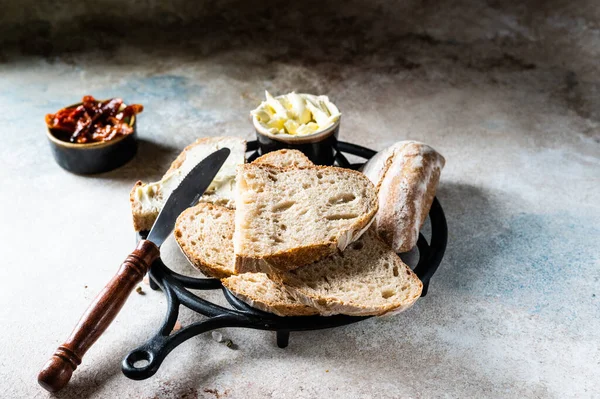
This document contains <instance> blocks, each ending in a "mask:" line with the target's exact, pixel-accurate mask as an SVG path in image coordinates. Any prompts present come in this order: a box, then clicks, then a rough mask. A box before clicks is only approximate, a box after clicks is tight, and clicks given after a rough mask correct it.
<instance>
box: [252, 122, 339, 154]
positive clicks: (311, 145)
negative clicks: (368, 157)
mask: <svg viewBox="0 0 600 399" xmlns="http://www.w3.org/2000/svg"><path fill="white" fill-rule="evenodd" d="M340 121H341V118H340V119H338V121H337V122H336V123H335V124H334V125H332V126H330V127H328V128H327V129H325V130H322V131H319V132H316V133H313V134H309V135H307V136H292V135H289V134H271V133H269V132H268V131H266V130H265V129H264V128H263V127H262V126H261V125H260V123H259V122H258V121H257V120H256V118H254V117H253V118H252V123H253V124H254V130H256V139H257V140H258V146H259V148H260V153H261V154H266V153H267V152H270V151H277V150H282V149H284V148H289V149H294V150H299V151H302V152H303V153H304V155H306V156H307V157H308V159H310V160H311V161H312V162H313V163H315V164H316V165H333V161H334V159H335V153H336V151H337V139H338V133H339V130H340Z"/></svg>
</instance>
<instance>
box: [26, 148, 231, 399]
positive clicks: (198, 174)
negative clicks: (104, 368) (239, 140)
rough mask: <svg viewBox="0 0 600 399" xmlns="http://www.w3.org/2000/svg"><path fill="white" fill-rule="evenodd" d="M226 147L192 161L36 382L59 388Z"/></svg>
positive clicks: (221, 158)
mask: <svg viewBox="0 0 600 399" xmlns="http://www.w3.org/2000/svg"><path fill="white" fill-rule="evenodd" d="M229 153H230V150H229V148H222V149H220V150H218V151H216V152H214V153H212V154H210V155H209V156H208V157H206V158H205V159H204V160H203V161H202V162H200V163H199V164H198V165H196V166H195V167H194V168H193V169H192V170H191V171H190V173H188V174H187V176H186V177H185V178H184V179H183V180H182V181H181V183H180V184H179V186H177V188H176V189H175V190H173V193H171V195H170V196H169V198H168V199H167V202H166V203H165V205H164V206H163V208H162V210H161V211H160V213H159V215H158V217H157V218H156V221H155V222H154V225H153V226H152V229H151V230H150V233H149V234H148V238H147V239H145V240H141V241H140V242H139V243H138V245H137V247H136V249H135V250H134V251H133V252H132V253H131V254H130V255H129V256H127V258H125V261H124V262H123V263H122V264H121V267H120V268H119V270H118V271H117V274H115V276H114V277H113V278H112V279H111V280H110V282H109V283H108V284H107V285H106V286H105V287H104V289H103V290H102V291H100V293H99V294H98V295H97V296H96V298H95V299H94V301H93V302H92V303H91V305H90V306H89V307H88V309H87V310H86V311H85V313H84V314H83V316H82V317H81V319H80V320H79V323H77V325H76V326H75V328H74V329H73V332H71V336H70V337H69V338H68V339H67V341H66V342H65V343H64V344H62V345H61V346H59V347H58V349H57V350H56V351H55V352H54V354H53V355H52V357H51V358H50V360H48V362H47V363H46V365H45V366H44V368H42V371H40V373H39V374H38V382H39V384H40V385H41V386H42V387H43V388H44V389H46V390H48V391H50V392H56V391H59V390H60V389H62V388H63V387H64V386H65V385H67V383H68V382H69V380H70V379H71V375H72V374H73V371H75V369H76V368H77V366H78V365H79V364H81V358H82V357H83V355H84V354H85V352H87V350H88V349H90V347H91V346H92V345H93V344H94V342H96V340H97V339H98V338H99V337H100V335H102V333H103V332H104V331H105V330H106V329H107V328H108V326H109V325H110V323H111V322H112V321H113V319H114V318H115V317H116V316H117V314H118V313H119V310H121V308H122V307H123V305H124V304H125V301H126V300H127V298H128V297H129V294H131V291H133V289H134V288H135V286H136V285H138V284H139V283H140V282H141V281H142V279H143V278H144V275H145V274H146V272H147V271H148V269H149V268H150V265H152V262H154V261H155V260H156V259H158V257H159V256H160V249H159V248H160V246H161V245H162V243H163V242H164V241H165V240H166V239H167V237H168V236H169V234H171V232H172V231H173V227H174V226H175V221H176V220H177V217H178V216H179V215H180V214H181V212H183V211H184V210H185V209H187V208H189V207H190V206H193V205H195V204H196V202H197V201H198V199H199V198H200V196H201V195H202V194H204V192H205V191H206V189H207V188H208V186H209V185H210V183H211V182H212V181H213V179H214V178H215V176H216V175H217V172H218V171H219V169H221V166H223V164H224V163H225V160H226V159H227V157H228V156H229Z"/></svg>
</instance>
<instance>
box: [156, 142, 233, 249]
mask: <svg viewBox="0 0 600 399" xmlns="http://www.w3.org/2000/svg"><path fill="white" fill-rule="evenodd" d="M230 152H231V151H230V150H229V148H221V149H220V150H218V151H216V152H213V153H212V154H210V155H209V156H207V157H206V158H204V160H202V161H201V162H200V163H198V164H197V165H196V166H194V168H193V169H192V170H191V171H190V172H189V173H188V174H187V175H186V176H185V177H184V178H183V180H182V181H181V183H179V185H178V186H177V188H175V190H173V192H172V193H171V195H170V196H169V198H168V199H167V202H166V203H165V205H164V206H163V208H162V210H161V211H160V213H159V214H158V217H157V218H156V221H155V222H154V224H153V225H152V228H151V229H150V233H149V234H148V238H147V240H149V241H152V242H153V243H154V244H155V245H156V246H157V247H160V246H161V245H162V243H163V242H164V241H165V240H166V239H167V237H168V236H169V234H171V232H172V231H173V227H174V226H175V221H176V220H177V218H178V217H179V215H180V214H181V212H183V211H184V210H186V209H187V208H189V207H190V206H193V205H195V204H196V202H198V199H199V198H200V197H201V196H202V194H204V192H205V191H206V189H207V188H208V186H210V183H212V181H213V180H214V178H215V176H216V175H217V173H218V172H219V170H220V169H221V166H223V164H224V163H225V160H226V159H227V157H228V156H229V153H230Z"/></svg>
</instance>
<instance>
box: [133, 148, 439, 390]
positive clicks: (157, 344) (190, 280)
mask: <svg viewBox="0 0 600 399" xmlns="http://www.w3.org/2000/svg"><path fill="white" fill-rule="evenodd" d="M247 148H248V152H250V155H249V156H248V162H251V161H253V160H254V159H256V158H257V157H258V156H259V154H258V150H257V148H258V145H257V142H256V141H251V142H249V143H248V146H247ZM343 153H348V154H352V155H356V156H358V157H360V158H363V159H369V158H371V157H372V156H373V155H375V151H373V150H370V149H368V148H364V147H361V146H358V145H354V144H350V143H345V142H338V152H337V154H336V157H335V161H336V162H335V163H336V165H338V166H341V167H345V168H352V169H358V168H359V167H360V166H362V165H363V163H354V164H351V163H350V162H348V160H347V159H346V157H345V156H344V154H343ZM429 219H430V222H431V240H430V242H429V243H428V242H427V240H426V239H425V237H424V236H423V235H419V240H418V242H417V247H418V249H419V261H418V263H417V266H416V267H415V268H414V272H415V273H416V274H417V276H419V278H420V279H421V281H422V282H423V292H422V294H421V296H425V295H426V294H427V289H428V287H429V280H430V279H431V277H432V276H433V274H434V273H435V271H436V270H437V268H438V266H439V264H440V262H441V261H442V257H443V256H444V251H445V249H446V241H447V238H448V229H447V226H446V218H445V216H444V212H443V210H442V207H441V205H440V203H439V201H438V200H437V198H436V199H434V201H433V205H432V206H431V210H430V211H429ZM138 238H145V234H143V233H141V234H140V237H138ZM148 274H149V275H150V287H152V289H155V290H156V289H159V288H160V289H161V290H162V291H163V292H164V293H165V295H166V296H167V303H168V308H167V317H166V318H165V321H164V322H163V324H162V326H161V327H160V329H159V330H158V332H157V333H156V335H154V337H152V338H150V340H148V342H146V343H145V344H144V345H142V346H140V347H139V348H137V349H135V350H133V351H132V352H130V353H129V354H128V355H127V356H126V357H125V359H123V363H122V365H121V367H122V369H123V374H125V375H126V376H127V377H129V378H131V379H134V380H143V379H146V378H149V377H151V376H152V375H154V373H156V371H157V370H158V368H159V367H160V365H161V363H162V362H163V360H164V359H165V357H166V356H167V355H168V354H169V353H170V352H171V351H172V350H173V349H175V348H176V347H177V346H178V345H179V344H181V343H182V342H184V341H186V340H188V339H190V338H192V337H194V336H196V335H198V334H201V333H204V332H207V331H210V330H214V329H217V328H224V327H245V328H254V329H257V330H269V331H276V332H277V346H278V347H280V348H285V347H286V346H287V345H288V341H289V336H290V331H307V330H319V329H323V328H331V327H338V326H343V325H346V324H351V323H356V322H357V321H361V320H364V319H366V318H368V317H356V316H343V315H338V316H329V317H324V316H296V317H279V316H276V315H273V314H271V313H266V312H262V311H260V310H257V309H254V308H252V307H250V306H248V305H247V304H246V303H244V302H242V301H240V300H239V299H237V298H236V297H235V296H233V295H232V294H231V293H230V292H229V291H228V290H227V289H225V288H224V287H223V286H222V285H221V282H220V281H219V280H218V279H214V278H194V277H187V276H183V275H181V274H178V273H175V272H174V271H172V270H171V269H169V268H168V267H167V266H166V265H165V264H164V263H163V262H162V261H161V260H160V259H159V260H157V261H156V262H154V263H153V264H152V266H151V267H150V272H149V273H148ZM188 289H193V290H215V289H221V290H222V291H223V295H224V296H225V298H226V299H227V301H228V302H229V303H230V304H231V306H232V307H233V309H228V308H224V307H222V306H219V305H216V304H214V303H212V302H209V301H207V300H205V299H202V298H200V297H198V296H197V295H195V294H193V293H191V292H190V291H189V290H188ZM181 305H184V306H186V307H188V308H189V309H191V310H193V311H195V312H198V313H200V314H202V315H204V316H207V317H208V318H207V319H205V320H202V321H199V322H196V323H194V324H191V325H189V326H187V327H185V328H182V329H181V330H179V331H177V332H176V333H174V334H171V331H173V327H174V326H175V322H176V321H177V317H178V315H179V306H181ZM141 361H143V362H141ZM136 362H138V366H139V364H140V363H145V364H144V365H143V366H140V367H136V365H135V364H136Z"/></svg>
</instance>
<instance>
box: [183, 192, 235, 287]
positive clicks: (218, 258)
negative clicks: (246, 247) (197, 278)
mask: <svg viewBox="0 0 600 399" xmlns="http://www.w3.org/2000/svg"><path fill="white" fill-rule="evenodd" d="M233 228H234V211H233V210H231V209H228V208H226V207H224V206H220V205H215V204H208V203H199V204H198V205H196V206H193V207H191V208H188V209H186V210H185V211H183V213H182V214H181V215H179V217H178V218H177V222H175V232H174V234H175V240H176V241H177V243H178V244H179V247H180V248H181V250H182V251H183V253H184V254H185V256H186V257H187V258H188V260H189V261H190V262H191V263H192V264H193V265H194V266H196V267H197V268H198V269H200V270H201V271H202V273H204V274H205V275H207V276H210V277H216V278H223V277H229V276H231V275H232V274H233V266H234V257H233Z"/></svg>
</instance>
